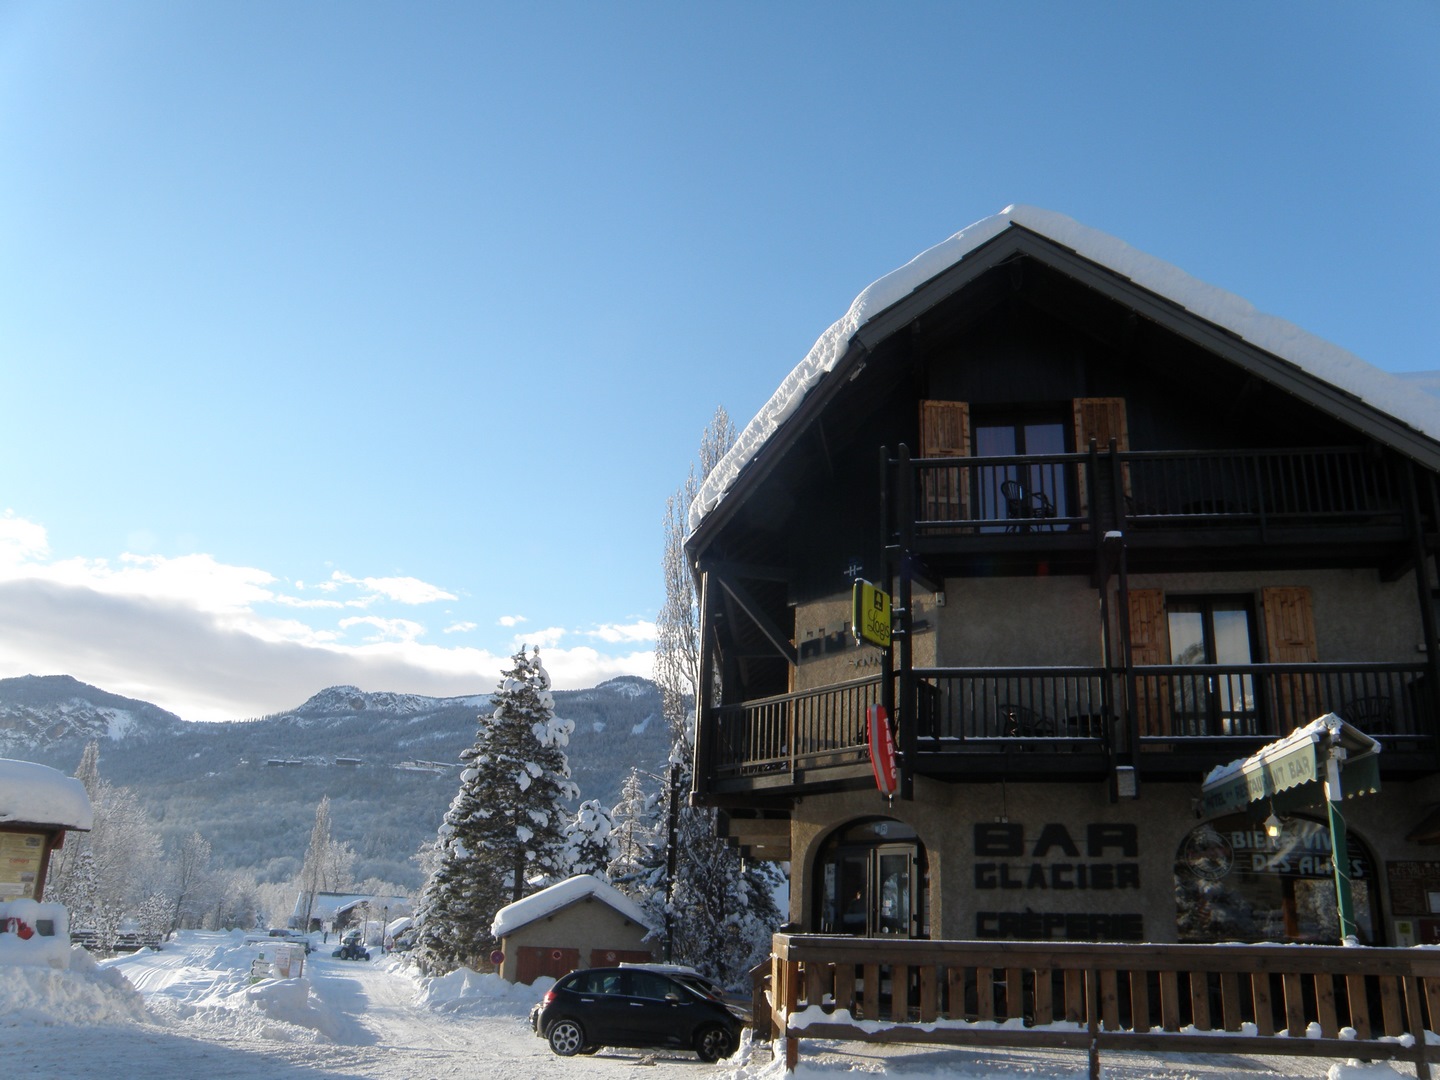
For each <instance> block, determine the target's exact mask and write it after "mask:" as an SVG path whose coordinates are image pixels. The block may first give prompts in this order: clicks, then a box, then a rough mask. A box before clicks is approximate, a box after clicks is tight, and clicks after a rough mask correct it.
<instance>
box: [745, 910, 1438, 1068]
mask: <svg viewBox="0 0 1440 1080" xmlns="http://www.w3.org/2000/svg"><path fill="white" fill-rule="evenodd" d="M772 948H773V958H772V971H771V985H770V990H769V999H768V1003H769V1005H770V1006H771V1010H770V1016H771V1023H772V1033H773V1036H774V1037H775V1038H777V1039H784V1040H785V1053H786V1065H787V1068H790V1069H793V1068H794V1067H795V1064H796V1061H797V1060H798V1056H799V1043H800V1040H801V1039H805V1038H814V1039H849V1040H859V1041H868V1042H895V1043H940V1044H950V1045H958V1046H976V1047H984V1046H1035V1047H1049V1048H1072V1049H1077V1050H1085V1051H1087V1052H1088V1053H1089V1056H1090V1074H1091V1076H1092V1077H1098V1075H1099V1062H1100V1053H1101V1051H1110V1050H1143V1051H1151V1052H1165V1051H1181V1052H1203V1053H1210V1054H1214V1053H1239V1054H1277V1055H1285V1056H1322V1057H1324V1056H1328V1057H1340V1058H1374V1059H1385V1060H1399V1061H1410V1062H1414V1064H1415V1069H1416V1073H1417V1075H1418V1076H1419V1077H1421V1078H1422V1080H1428V1077H1429V1075H1430V1074H1429V1060H1430V1057H1431V1056H1432V1055H1433V1054H1434V1053H1436V1051H1433V1050H1431V1049H1430V1047H1429V1045H1428V1039H1427V1032H1433V1031H1435V1030H1436V1028H1437V1027H1440V953H1437V952H1433V951H1430V950H1424V949H1380V948H1366V947H1353V948H1345V947H1341V946H1304V947H1298V946H1293V945H1229V944H1226V945H1122V944H1103V945H1102V944H1096V945H1091V944H1079V943H1072V942H977V941H897V940H894V939H886V940H874V939H865V938H846V937H821V936H813V935H795V934H778V935H776V936H775V938H774V941H773V946H772ZM757 1015H758V1014H757ZM862 1021H863V1022H865V1023H863V1025H862ZM1429 1038H1431V1039H1433V1038H1435V1036H1433V1035H1431V1036H1429ZM1437 1049H1440V1048H1437Z"/></svg>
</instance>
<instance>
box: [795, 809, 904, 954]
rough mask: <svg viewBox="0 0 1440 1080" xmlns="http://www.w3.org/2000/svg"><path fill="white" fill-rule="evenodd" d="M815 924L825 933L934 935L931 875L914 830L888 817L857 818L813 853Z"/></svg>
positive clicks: (896, 935)
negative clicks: (931, 933)
mask: <svg viewBox="0 0 1440 1080" xmlns="http://www.w3.org/2000/svg"><path fill="white" fill-rule="evenodd" d="M812 880H813V881H814V882H815V883H816V884H815V886H814V887H813V888H812V890H811V920H812V922H811V925H813V926H814V927H815V929H816V931H817V932H819V933H822V934H854V935H855V936H857V937H906V938H910V937H916V938H925V937H929V936H930V876H929V867H928V865H927V861H926V857H925V848H924V846H923V845H922V844H921V843H920V840H919V837H917V836H916V835H915V830H914V829H912V828H910V826H908V825H905V824H903V823H902V822H899V821H894V820H892V819H889V818H870V819H867V820H864V821H854V822H851V823H850V824H848V825H844V826H842V827H840V828H839V829H837V830H835V832H833V833H831V834H830V836H828V837H827V838H826V839H825V841H824V842H823V843H822V844H821V845H820V850H819V852H818V853H817V854H816V856H815V873H814V877H813V879H812Z"/></svg>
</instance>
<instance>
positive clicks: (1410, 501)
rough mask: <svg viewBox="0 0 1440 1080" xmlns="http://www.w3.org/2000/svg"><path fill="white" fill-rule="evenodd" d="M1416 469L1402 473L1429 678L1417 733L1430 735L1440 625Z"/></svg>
mask: <svg viewBox="0 0 1440 1080" xmlns="http://www.w3.org/2000/svg"><path fill="white" fill-rule="evenodd" d="M1417 468H1418V467H1417V466H1416V465H1415V464H1414V462H1410V463H1409V464H1408V468H1407V469H1406V470H1405V480H1406V488H1405V514H1406V517H1407V518H1408V519H1409V522H1408V524H1409V525H1410V537H1411V540H1410V543H1411V548H1412V550H1413V552H1414V557H1415V588H1416V590H1417V592H1418V593H1419V600H1420V626H1421V629H1422V632H1423V633H1424V635H1425V660H1426V666H1427V667H1428V668H1429V676H1430V677H1429V678H1428V679H1426V680H1425V682H1426V683H1427V684H1428V685H1427V686H1426V688H1425V691H1424V693H1425V694H1426V695H1428V697H1429V700H1428V701H1426V702H1425V711H1426V716H1425V719H1426V720H1427V721H1428V722H1429V723H1430V725H1431V727H1430V729H1429V730H1426V731H1421V732H1420V734H1422V735H1433V734H1434V733H1435V725H1436V724H1437V722H1440V629H1437V626H1440V623H1437V618H1436V613H1435V592H1434V586H1432V585H1431V584H1430V554H1429V552H1428V551H1427V550H1426V548H1425V521H1424V516H1423V514H1422V512H1421V508H1420V492H1419V485H1418V484H1417V482H1416V479H1415V474H1416V470H1417ZM1430 494H1431V496H1432V498H1431V507H1430V508H1431V511H1432V512H1434V513H1435V514H1437V515H1440V506H1437V505H1436V504H1435V499H1434V494H1435V489H1434V486H1433V484H1432V486H1431V488H1430Z"/></svg>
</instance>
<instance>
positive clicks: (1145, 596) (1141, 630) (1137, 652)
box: [1130, 589, 1170, 735]
mask: <svg viewBox="0 0 1440 1080" xmlns="http://www.w3.org/2000/svg"><path fill="white" fill-rule="evenodd" d="M1130 663H1131V664H1132V665H1133V666H1135V667H1137V668H1138V667H1145V666H1148V665H1152V664H1168V663H1170V623H1169V620H1168V618H1167V617H1166V615H1165V593H1164V592H1162V591H1161V590H1160V589H1131V590H1130ZM1135 697H1136V700H1135V708H1136V712H1137V714H1138V715H1137V716H1136V717H1135V721H1136V724H1137V725H1138V726H1139V729H1140V734H1141V735H1168V734H1169V733H1170V680H1169V679H1168V678H1163V677H1159V676H1154V675H1146V674H1145V673H1144V672H1140V673H1139V678H1138V679H1137V681H1136V695H1135Z"/></svg>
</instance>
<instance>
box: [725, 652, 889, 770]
mask: <svg viewBox="0 0 1440 1080" xmlns="http://www.w3.org/2000/svg"><path fill="white" fill-rule="evenodd" d="M879 700H880V676H878V675H874V676H871V677H870V678H868V679H857V680H855V681H854V682H848V683H840V684H838V685H835V686H827V687H824V688H823V689H820V690H810V691H805V692H801V693H795V694H780V695H778V696H776V697H768V698H761V699H758V700H756V701H747V702H745V703H744V704H741V705H724V706H720V707H718V708H716V709H714V710H713V711H712V714H711V719H712V723H713V725H714V735H713V737H714V743H713V749H712V758H711V760H712V761H713V763H714V771H715V775H716V776H720V777H731V776H753V775H760V774H771V773H792V774H793V773H794V772H795V770H796V769H797V768H804V767H812V768H813V767H817V766H821V765H834V764H846V763H853V762H855V761H859V760H861V757H860V755H861V754H863V753H864V752H865V748H866V739H865V713H866V710H867V709H868V708H869V707H870V706H871V705H873V704H875V703H877V702H878V701H879Z"/></svg>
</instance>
